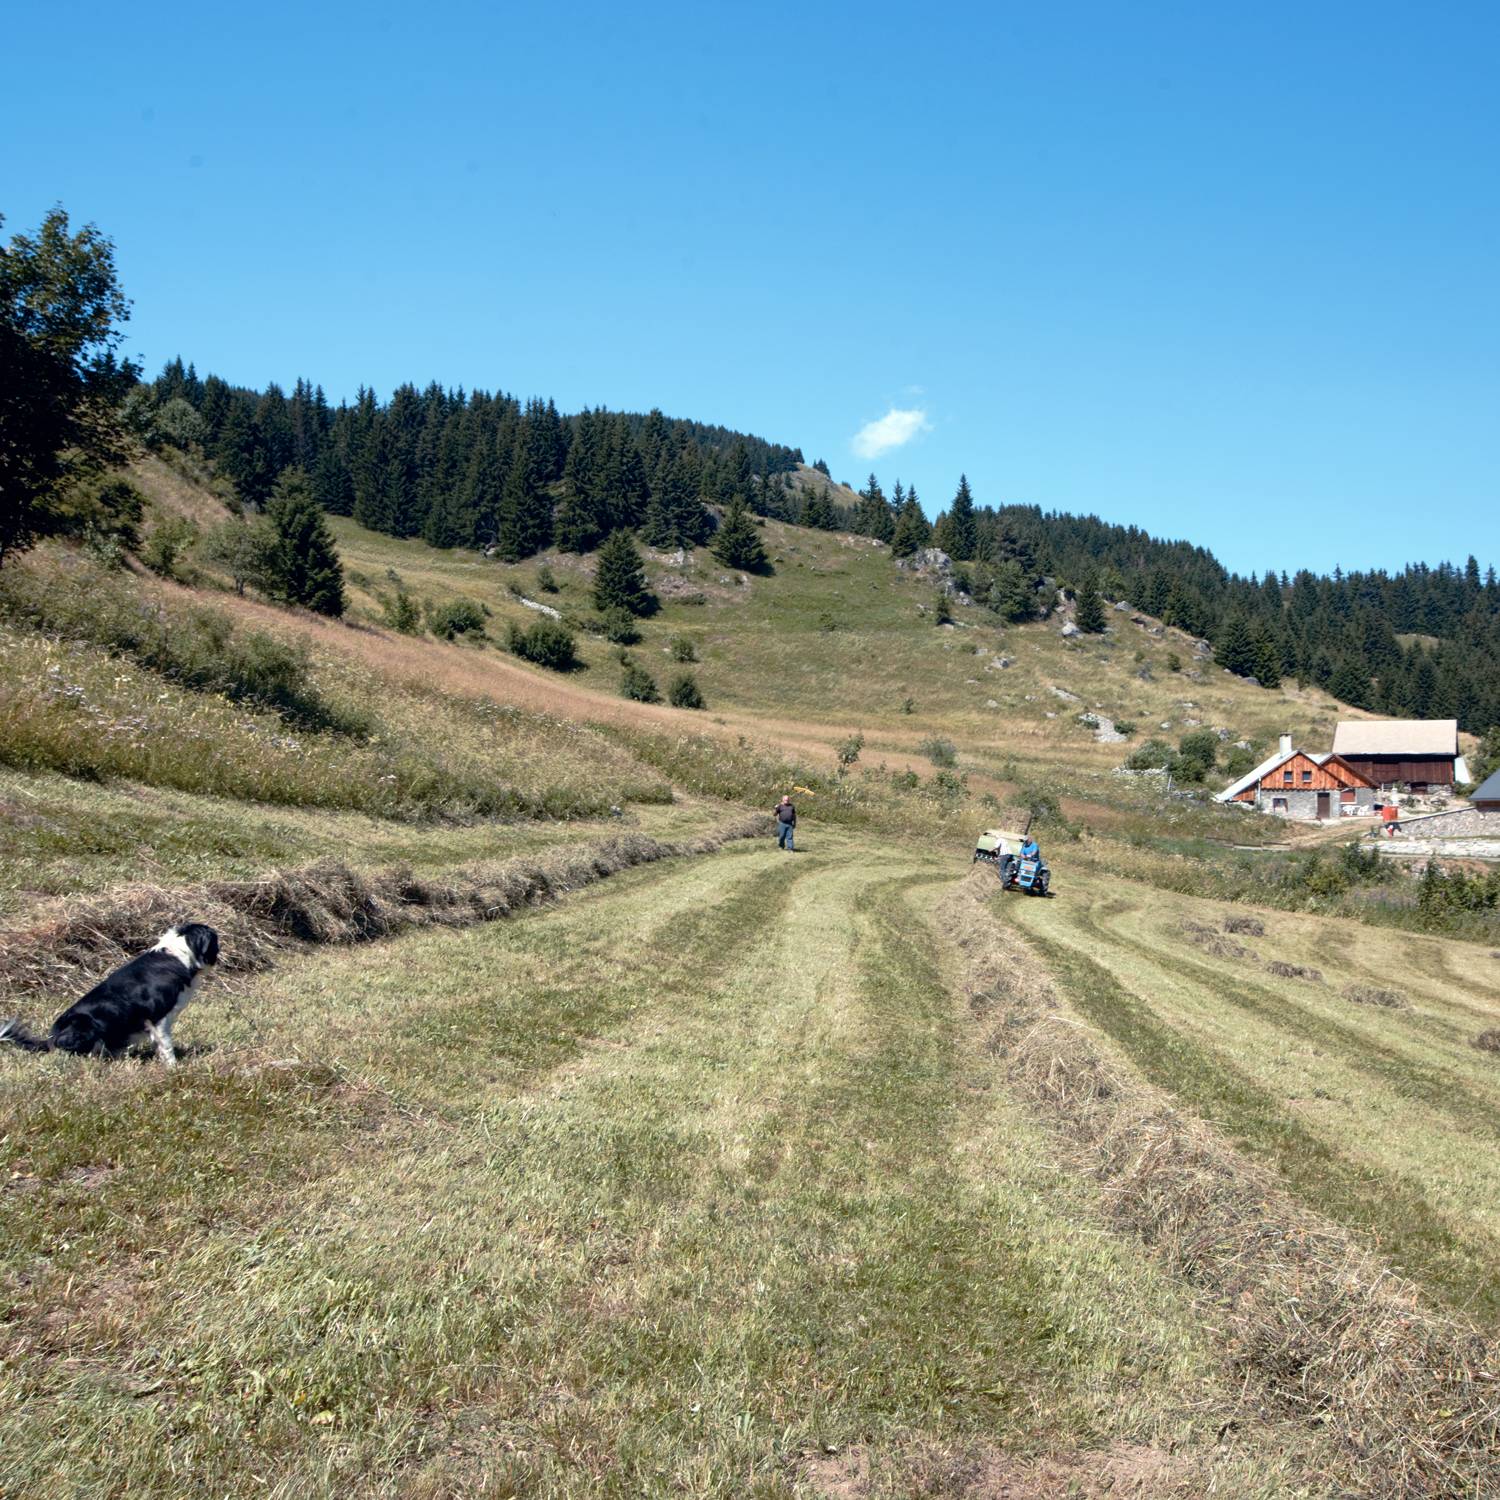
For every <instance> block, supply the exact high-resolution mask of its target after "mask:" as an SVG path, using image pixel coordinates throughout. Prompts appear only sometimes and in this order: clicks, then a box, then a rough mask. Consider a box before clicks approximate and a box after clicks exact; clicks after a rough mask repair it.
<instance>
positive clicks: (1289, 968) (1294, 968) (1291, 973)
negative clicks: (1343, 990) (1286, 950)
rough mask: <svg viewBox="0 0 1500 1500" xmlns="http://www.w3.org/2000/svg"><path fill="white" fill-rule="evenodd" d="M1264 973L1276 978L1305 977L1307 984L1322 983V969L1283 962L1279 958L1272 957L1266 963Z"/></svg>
mask: <svg viewBox="0 0 1500 1500" xmlns="http://www.w3.org/2000/svg"><path fill="white" fill-rule="evenodd" d="M1266 973H1267V974H1274V975H1275V976H1276V977H1277V978H1278V979H1305V980H1306V981H1307V982H1308V983H1309V984H1322V982H1323V971H1322V970H1321V969H1314V968H1310V967H1309V966H1308V965H1307V964H1288V963H1283V962H1282V961H1281V960H1280V959H1279V958H1273V959H1272V960H1271V962H1270V963H1268V964H1267V965H1266Z"/></svg>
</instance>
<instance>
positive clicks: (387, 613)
mask: <svg viewBox="0 0 1500 1500" xmlns="http://www.w3.org/2000/svg"><path fill="white" fill-rule="evenodd" d="M380 613H381V617H382V618H383V619H384V621H385V623H386V624H387V625H389V626H390V628H391V629H392V630H397V631H400V633H401V634H402V635H421V633H422V610H421V608H420V606H419V605H418V604H417V601H416V600H415V599H413V598H412V596H411V595H410V594H408V593H407V592H406V590H405V589H401V588H398V589H397V590H396V592H395V593H394V594H389V595H386V596H383V597H382V598H381V601H380Z"/></svg>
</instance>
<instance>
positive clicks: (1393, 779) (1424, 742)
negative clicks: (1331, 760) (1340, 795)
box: [1333, 719, 1458, 792]
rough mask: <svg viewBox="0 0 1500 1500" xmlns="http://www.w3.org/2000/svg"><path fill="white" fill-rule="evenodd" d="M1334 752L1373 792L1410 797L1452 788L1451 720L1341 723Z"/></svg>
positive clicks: (1454, 726) (1454, 742)
mask: <svg viewBox="0 0 1500 1500" xmlns="http://www.w3.org/2000/svg"><path fill="white" fill-rule="evenodd" d="M1333 748H1334V753H1335V754H1337V755H1338V756H1339V757H1340V759H1342V760H1343V761H1344V763H1345V764H1346V765H1350V766H1353V767H1354V769H1355V770H1356V771H1358V772H1359V774H1360V775H1361V776H1363V777H1365V778H1366V779H1367V780H1368V781H1370V782H1371V783H1373V784H1374V785H1375V786H1378V787H1409V788H1410V789H1411V790H1412V791H1414V792H1425V791H1428V790H1430V789H1433V788H1440V787H1448V788H1451V787H1452V786H1453V783H1454V781H1455V780H1456V779H1457V770H1458V723H1457V721H1456V720H1454V719H1345V720H1342V721H1341V722H1340V723H1339V725H1338V726H1337V728H1336V729H1335V730H1334V733H1333Z"/></svg>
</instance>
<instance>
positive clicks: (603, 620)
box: [599, 609, 641, 646]
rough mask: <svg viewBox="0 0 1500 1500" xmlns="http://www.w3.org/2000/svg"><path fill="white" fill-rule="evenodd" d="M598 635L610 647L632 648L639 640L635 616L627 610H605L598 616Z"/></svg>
mask: <svg viewBox="0 0 1500 1500" xmlns="http://www.w3.org/2000/svg"><path fill="white" fill-rule="evenodd" d="M599 634H600V635H602V636H603V637H604V639H605V640H607V641H608V642H609V643H610V644H611V645H612V646H634V645H636V644H637V642H639V640H640V638H641V632H640V628H639V626H637V625H636V623H635V616H634V615H633V614H631V613H630V611H629V610H628V609H607V610H605V611H604V613H603V614H602V615H600V616H599Z"/></svg>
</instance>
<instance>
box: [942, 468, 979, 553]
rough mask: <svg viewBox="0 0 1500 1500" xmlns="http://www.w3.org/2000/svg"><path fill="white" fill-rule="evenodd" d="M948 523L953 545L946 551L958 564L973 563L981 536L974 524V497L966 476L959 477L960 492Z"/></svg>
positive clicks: (950, 510) (955, 497) (950, 511)
mask: <svg viewBox="0 0 1500 1500" xmlns="http://www.w3.org/2000/svg"><path fill="white" fill-rule="evenodd" d="M948 523H949V525H950V526H951V527H952V531H953V545H952V547H949V548H945V549H944V550H945V551H947V552H948V553H950V554H951V556H952V557H953V559H954V560H955V561H956V562H972V561H973V559H974V554H975V549H976V547H977V544H978V540H979V534H978V531H977V530H976V528H975V524H974V496H973V495H972V494H971V493H970V492H969V480H968V476H967V475H965V474H960V475H959V476H958V492H957V494H955V495H954V497H953V504H952V506H951V507H950V508H949V511H948Z"/></svg>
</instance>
